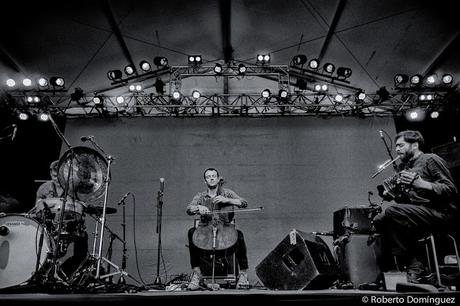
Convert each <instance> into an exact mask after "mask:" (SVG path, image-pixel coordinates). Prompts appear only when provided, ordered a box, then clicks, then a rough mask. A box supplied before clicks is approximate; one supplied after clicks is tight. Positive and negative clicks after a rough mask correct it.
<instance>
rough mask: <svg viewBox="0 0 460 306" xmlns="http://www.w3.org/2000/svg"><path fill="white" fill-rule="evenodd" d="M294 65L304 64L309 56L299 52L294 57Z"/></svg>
mask: <svg viewBox="0 0 460 306" xmlns="http://www.w3.org/2000/svg"><path fill="white" fill-rule="evenodd" d="M292 62H293V63H294V65H297V66H303V65H305V63H306V62H307V56H306V55H303V54H298V55H296V56H294V57H293V58H292Z"/></svg>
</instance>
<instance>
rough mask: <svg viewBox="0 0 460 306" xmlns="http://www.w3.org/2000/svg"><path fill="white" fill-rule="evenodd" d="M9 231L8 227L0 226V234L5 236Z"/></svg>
mask: <svg viewBox="0 0 460 306" xmlns="http://www.w3.org/2000/svg"><path fill="white" fill-rule="evenodd" d="M9 233H10V229H9V228H8V227H6V226H4V225H2V226H0V236H6V235H8V234H9Z"/></svg>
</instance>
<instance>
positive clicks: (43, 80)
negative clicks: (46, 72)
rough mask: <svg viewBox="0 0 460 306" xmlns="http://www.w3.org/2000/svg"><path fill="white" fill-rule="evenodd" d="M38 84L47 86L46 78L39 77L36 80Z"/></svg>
mask: <svg viewBox="0 0 460 306" xmlns="http://www.w3.org/2000/svg"><path fill="white" fill-rule="evenodd" d="M37 83H38V85H39V86H40V87H46V86H48V79H46V78H39V79H38V81H37Z"/></svg>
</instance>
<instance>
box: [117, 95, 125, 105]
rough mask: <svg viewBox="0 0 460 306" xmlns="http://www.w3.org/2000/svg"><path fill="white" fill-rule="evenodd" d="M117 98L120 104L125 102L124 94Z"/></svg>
mask: <svg viewBox="0 0 460 306" xmlns="http://www.w3.org/2000/svg"><path fill="white" fill-rule="evenodd" d="M115 100H116V101H117V103H118V104H122V103H124V102H125V98H123V97H122V96H118V97H116V99H115Z"/></svg>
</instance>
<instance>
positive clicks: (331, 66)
mask: <svg viewBox="0 0 460 306" xmlns="http://www.w3.org/2000/svg"><path fill="white" fill-rule="evenodd" d="M323 69H324V71H325V72H326V73H329V74H332V73H334V71H335V66H334V64H332V63H326V64H324V66H323Z"/></svg>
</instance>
